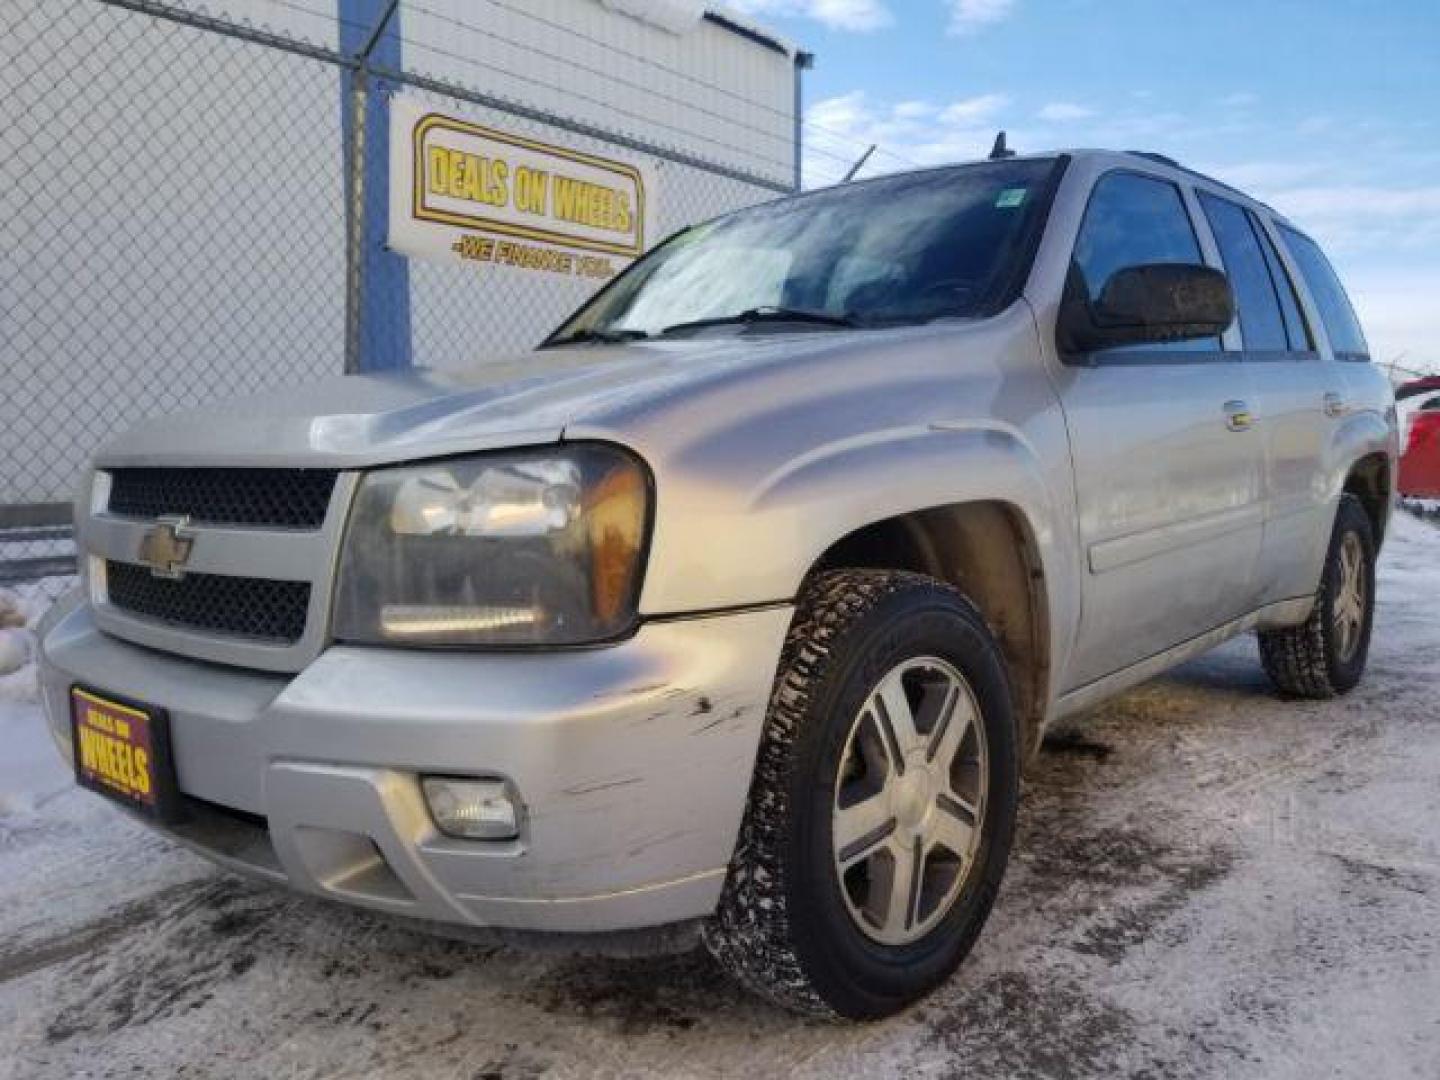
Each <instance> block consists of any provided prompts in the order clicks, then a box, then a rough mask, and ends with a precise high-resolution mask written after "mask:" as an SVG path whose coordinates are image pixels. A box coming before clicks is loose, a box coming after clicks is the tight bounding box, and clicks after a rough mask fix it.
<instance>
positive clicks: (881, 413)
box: [566, 303, 1078, 645]
mask: <svg viewBox="0 0 1440 1080" xmlns="http://www.w3.org/2000/svg"><path fill="white" fill-rule="evenodd" d="M566 438H567V439H571V438H575V439H580V438H598V439H610V440H614V441H617V442H621V443H625V444H627V445H630V446H632V447H634V448H635V449H636V450H637V451H638V452H640V453H641V454H642V455H643V456H644V457H645V458H646V460H647V461H648V462H649V463H650V465H651V467H652V469H653V470H654V473H655V477H656V493H657V495H656V498H657V503H656V515H655V528H654V537H653V541H652V548H651V556H650V562H649V566H648V569H647V573H646V579H645V586H644V591H643V595H642V599H641V611H642V614H644V615H646V616H657V615H668V614H676V613H684V612H693V611H704V610H711V609H717V608H728V607H736V606H742V605H752V604H765V603H770V602H775V601H780V600H789V599H791V598H793V597H794V596H795V594H796V592H797V591H798V589H799V587H800V584H801V582H802V581H803V579H804V577H805V575H806V573H807V572H808V571H809V570H810V568H811V567H812V566H814V565H815V563H816V561H817V560H818V559H819V558H820V557H821V556H822V555H823V554H824V552H825V551H826V550H827V549H828V548H829V547H830V546H831V545H832V544H834V543H835V542H836V541H838V540H839V539H841V538H842V537H844V536H846V535H847V534H848V533H851V532H853V531H854V530H856V529H859V528H861V527H863V526H865V525H868V524H871V523H873V522H876V521H880V520H883V519H885V518H889V517H893V516H895V515H898V514H904V513H908V512H911V511H916V510H921V509H928V508H931V507H936V506H945V505H950V504H954V503H959V502H970V501H1000V502H1004V503H1007V504H1009V505H1011V506H1012V507H1014V508H1015V509H1016V510H1018V511H1019V512H1020V514H1022V515H1023V517H1024V519H1025V521H1026V522H1027V524H1028V526H1029V529H1030V532H1031V534H1032V535H1033V537H1034V538H1035V540H1036V542H1037V545H1038V547H1039V548H1040V556H1041V560H1042V562H1043V564H1044V567H1045V572H1046V584H1047V593H1048V600H1049V606H1050V610H1049V612H1048V614H1049V621H1050V625H1051V627H1052V628H1053V630H1054V632H1055V634H1056V635H1057V637H1061V636H1063V635H1065V633H1066V628H1069V627H1072V626H1073V624H1074V622H1075V620H1076V618H1077V617H1078V605H1077V600H1076V587H1075V583H1076V577H1075V568H1074V566H1073V565H1072V563H1073V559H1072V558H1069V557H1067V556H1066V555H1065V554H1062V550H1061V549H1062V545H1063V537H1064V535H1066V534H1065V533H1063V532H1062V531H1061V530H1058V529H1057V520H1061V521H1064V520H1068V518H1067V517H1065V514H1066V511H1067V509H1068V508H1069V507H1072V506H1073V494H1072V492H1071V488H1070V460H1069V448H1068V443H1067V441H1066V437H1065V431H1064V424H1063V420H1062V418H1061V416H1060V414H1059V410H1058V407H1057V406H1056V404H1055V400H1054V394H1053V390H1052V388H1051V385H1050V383H1049V381H1048V379H1047V378H1046V376H1045V373H1044V371H1043V369H1042V368H1041V366H1040V361H1039V350H1038V343H1037V342H1036V338H1035V324H1034V320H1033V318H1032V316H1031V314H1030V310H1029V308H1028V307H1027V306H1026V305H1025V304H1024V303H1017V304H1015V305H1013V306H1012V307H1011V308H1010V309H1009V310H1007V311H1006V312H1004V313H1002V314H1001V315H999V316H996V317H995V318H994V319H991V320H988V321H985V322H977V323H958V322H956V323H950V324H948V325H945V324H934V325H931V326H928V327H922V328H916V329H912V330H906V331H878V332H870V333H863V332H862V333H858V334H852V335H847V340H845V341H844V342H843V343H841V342H838V341H837V344H836V347H835V348H834V349H832V350H826V351H824V352H823V353H819V354H815V353H806V354H803V355H801V356H799V357H798V358H797V359H796V360H795V361H794V363H792V364H787V363H784V362H780V363H768V364H767V365H765V366H764V368H763V369H761V370H754V369H751V370H740V371H737V372H736V373H734V374H733V375H732V377H729V378H727V379H724V380H720V381H717V382H715V383H713V384H710V385H708V386H706V387H705V388H704V389H703V391H699V392H696V393H692V394H689V395H687V396H686V397H684V398H683V399H681V400H678V401H674V402H659V403H646V404H645V405H644V406H643V407H641V408H637V409H636V410H634V411H629V412H625V411H616V412H613V413H610V414H608V415H604V416H597V417H592V418H589V419H587V420H586V421H585V422H584V423H580V424H576V425H574V426H573V427H571V428H567V431H566ZM1065 551H1069V548H1068V547H1067V548H1065ZM1070 554H1071V555H1073V552H1070ZM1055 644H1056V645H1060V644H1061V643H1060V642H1058V641H1057V642H1056V643H1055Z"/></svg>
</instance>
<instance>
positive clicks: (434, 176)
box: [390, 97, 653, 278]
mask: <svg viewBox="0 0 1440 1080" xmlns="http://www.w3.org/2000/svg"><path fill="white" fill-rule="evenodd" d="M390 119H391V183H390V246H391V247H393V248H395V249H396V250H398V251H401V252H404V253H405V254H409V255H418V256H429V257H441V258H443V257H447V256H448V257H451V258H453V257H456V256H458V257H459V258H461V259H464V260H466V261H471V262H487V263H494V264H498V265H504V266H512V267H516V268H519V269H522V270H539V271H542V272H546V273H552V274H568V275H574V276H579V277H588V278H606V277H609V276H611V275H612V274H614V273H616V272H617V271H618V269H619V268H620V266H623V263H624V262H628V261H629V260H630V259H633V258H635V257H636V256H638V255H640V254H641V253H642V252H643V251H644V250H645V240H646V220H647V214H649V213H650V212H651V208H650V206H649V205H648V201H649V197H650V195H651V188H652V186H653V177H647V175H646V171H647V170H645V169H644V168H642V167H641V166H638V165H634V164H630V163H628V162H623V161H615V160H612V159H609V158H604V157H600V156H597V155H595V154H590V153H583V152H580V151H578V150H571V149H568V148H565V147H561V146H553V145H550V144H548V143H543V142H539V141H537V140H535V139H531V138H527V137H523V136H520V135H514V134H511V133H509V132H504V131H498V130H496V129H494V128H490V127H485V126H483V125H481V124H477V123H474V122H472V121H470V120H466V119H461V118H459V117H455V116H449V115H444V114H441V113H437V112H435V111H434V110H433V109H431V108H428V107H426V106H425V105H424V104H423V103H421V102H418V101H414V100H411V99H408V98H404V97H399V98H395V99H394V100H393V101H392V102H391V117H390ZM617 261H619V263H620V265H617Z"/></svg>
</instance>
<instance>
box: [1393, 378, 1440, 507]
mask: <svg viewBox="0 0 1440 1080" xmlns="http://www.w3.org/2000/svg"><path fill="white" fill-rule="evenodd" d="M1422 394H1431V395H1433V396H1431V397H1429V398H1428V399H1427V400H1425V401H1423V402H1421V403H1420V406H1419V407H1418V408H1414V409H1411V410H1410V411H1409V417H1408V418H1407V419H1406V421H1405V424H1404V429H1403V430H1402V432H1401V442H1402V444H1403V446H1404V453H1403V454H1402V455H1401V458H1400V479H1399V488H1400V494H1401V495H1404V496H1406V497H1408V498H1412V499H1440V375H1431V376H1428V377H1427V378H1424V379H1416V380H1415V381H1414V382H1409V383H1406V384H1405V385H1404V386H1402V387H1400V388H1399V389H1398V390H1396V391H1395V400H1396V401H1397V402H1400V401H1406V400H1408V399H1410V398H1414V397H1419V396H1421V395H1422Z"/></svg>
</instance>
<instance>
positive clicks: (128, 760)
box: [70, 687, 177, 820]
mask: <svg viewBox="0 0 1440 1080" xmlns="http://www.w3.org/2000/svg"><path fill="white" fill-rule="evenodd" d="M70 716H71V731H72V733H73V735H74V752H75V778H76V780H77V781H78V782H79V783H80V784H81V785H82V786H84V787H87V788H90V789H91V790H92V791H98V792H100V793H101V794H102V795H109V796H110V797H111V798H113V799H116V800H118V801H120V802H122V803H125V804H126V805H127V806H130V807H132V808H134V809H137V810H142V811H145V812H147V813H150V814H153V815H155V816H157V817H160V818H162V819H166V820H168V819H170V818H172V817H173V816H174V814H173V811H174V809H175V807H174V804H175V802H176V799H177V796H176V793H175V790H174V782H173V777H172V766H171V764H170V760H169V752H170V746H169V730H168V728H167V726H166V722H165V721H166V718H165V716H164V715H163V714H162V713H157V712H153V711H148V710H145V709H141V708H138V707H136V706H133V705H126V704H122V703H121V702H118V701H112V700H110V699H109V698H104V697H100V696H99V695H97V694H94V693H91V692H90V691H89V690H82V689H80V688H79V687H76V688H75V689H73V690H71V691H70Z"/></svg>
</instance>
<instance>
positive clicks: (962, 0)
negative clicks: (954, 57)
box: [949, 0, 1016, 35]
mask: <svg viewBox="0 0 1440 1080" xmlns="http://www.w3.org/2000/svg"><path fill="white" fill-rule="evenodd" d="M1015 3H1016V0H950V31H949V32H950V33H952V34H956V35H965V34H973V33H975V32H976V31H977V30H982V29H984V28H985V27H987V26H993V25H994V24H995V23H998V22H1004V21H1005V20H1006V19H1008V18H1009V17H1010V15H1011V13H1012V12H1013V11H1014V10H1015Z"/></svg>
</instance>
